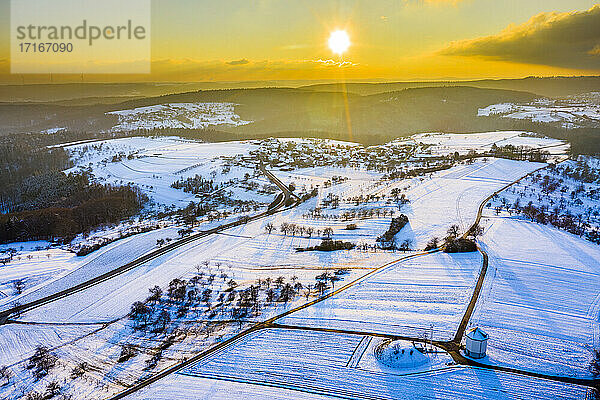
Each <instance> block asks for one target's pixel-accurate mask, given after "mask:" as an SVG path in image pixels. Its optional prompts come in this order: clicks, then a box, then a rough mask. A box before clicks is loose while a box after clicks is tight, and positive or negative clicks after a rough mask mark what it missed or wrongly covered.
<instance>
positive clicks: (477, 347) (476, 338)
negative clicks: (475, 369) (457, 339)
mask: <svg viewBox="0 0 600 400" xmlns="http://www.w3.org/2000/svg"><path fill="white" fill-rule="evenodd" d="M487 341H488V334H487V333H485V332H484V331H483V330H482V329H481V328H474V329H471V330H470V331H469V332H467V343H466V349H465V353H466V354H467V356H469V357H471V358H483V357H485V351H486V349H487Z"/></svg>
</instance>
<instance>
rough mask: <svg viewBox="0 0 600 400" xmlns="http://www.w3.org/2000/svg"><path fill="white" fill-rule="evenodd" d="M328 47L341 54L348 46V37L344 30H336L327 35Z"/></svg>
mask: <svg viewBox="0 0 600 400" xmlns="http://www.w3.org/2000/svg"><path fill="white" fill-rule="evenodd" d="M328 43H329V48H330V49H331V51H333V52H334V53H335V54H337V55H340V56H341V55H342V54H344V52H346V50H348V47H350V38H349V37H348V34H347V33H346V31H342V30H337V31H333V32H331V35H330V36H329V41H328Z"/></svg>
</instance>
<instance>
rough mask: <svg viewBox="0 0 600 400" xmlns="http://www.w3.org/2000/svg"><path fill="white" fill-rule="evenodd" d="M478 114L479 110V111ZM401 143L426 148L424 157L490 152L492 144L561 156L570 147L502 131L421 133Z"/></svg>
mask: <svg viewBox="0 0 600 400" xmlns="http://www.w3.org/2000/svg"><path fill="white" fill-rule="evenodd" d="M480 114H481V111H480ZM398 143H400V144H405V143H414V144H415V145H417V144H424V145H427V146H426V149H425V150H423V151H422V153H423V154H425V155H442V156H443V155H449V154H454V153H455V152H458V153H459V154H467V153H468V152H469V151H471V150H473V151H476V152H485V151H490V150H491V148H492V145H494V144H495V145H496V146H498V147H501V146H506V145H512V146H523V147H527V148H531V149H544V150H547V151H549V152H550V153H551V154H563V153H565V152H566V150H567V149H568V148H569V145H568V144H566V143H565V142H563V141H562V140H557V139H551V138H547V137H539V136H537V135H535V134H532V133H527V132H521V131H501V132H483V133H467V134H455V133H420V134H417V135H412V136H410V137H409V138H407V139H403V140H400V141H398Z"/></svg>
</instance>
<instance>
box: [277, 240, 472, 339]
mask: <svg viewBox="0 0 600 400" xmlns="http://www.w3.org/2000/svg"><path fill="white" fill-rule="evenodd" d="M481 262H482V259H481V255H480V254H479V253H478V252H475V253H466V254H457V255H449V254H446V253H434V254H428V255H424V256H416V257H413V258H409V259H407V260H404V261H399V262H396V263H394V264H392V265H390V266H389V267H386V268H384V269H382V270H380V271H379V272H377V273H375V274H373V275H371V276H369V277H367V278H365V279H364V280H362V281H361V282H360V283H358V284H357V285H355V286H353V287H351V288H349V289H347V290H344V291H343V292H340V293H338V294H336V295H334V296H333V297H330V298H328V299H327V300H324V301H322V302H320V303H317V304H315V305H313V306H311V307H308V308H305V309H303V310H300V311H297V312H295V313H292V314H290V315H288V316H286V317H284V318H283V319H282V320H280V321H279V322H281V323H283V324H288V325H295V326H309V327H323V328H338V329H345V330H354V331H359V332H373V333H387V334H397V335H400V336H411V337H420V336H422V335H423V334H428V333H429V331H430V330H431V329H432V330H433V334H434V339H435V340H449V339H451V338H452V337H453V336H454V334H455V332H456V329H457V328H458V324H459V323H460V320H461V318H462V316H463V314H464V311H465V309H466V307H467V305H468V303H469V300H470V298H471V294H472V293H473V288H474V287H475V282H476V281H477V277H478V276H479V271H480V269H481ZM384 316H385V317H384ZM432 325H433V328H432Z"/></svg>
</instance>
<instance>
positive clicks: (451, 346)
mask: <svg viewBox="0 0 600 400" xmlns="http://www.w3.org/2000/svg"><path fill="white" fill-rule="evenodd" d="M543 168H545V167H542V168H539V169H536V170H534V171H532V172H530V173H529V174H527V175H524V176H522V177H520V178H519V179H517V180H515V181H513V182H511V183H509V184H507V185H505V186H503V187H502V188H501V189H499V190H497V191H495V192H494V193H493V194H491V195H490V196H489V197H487V198H486V199H485V200H484V201H483V202H481V204H480V205H479V208H478V212H477V217H476V219H475V221H474V223H473V225H472V226H471V227H470V228H469V229H468V230H467V231H465V232H464V234H463V236H462V237H463V238H466V237H467V236H468V235H469V232H470V231H472V230H473V228H474V227H476V226H478V225H479V222H480V220H481V217H482V213H483V209H484V207H485V205H486V204H487V203H488V202H489V201H490V200H491V199H492V198H493V196H495V195H496V194H498V193H500V192H502V191H503V190H505V189H506V188H508V187H510V186H512V185H514V184H515V183H518V182H519V181H521V180H522V179H524V178H526V177H527V176H529V175H531V174H534V173H536V172H538V171H539V170H541V169H543ZM280 188H281V187H280ZM435 251H440V249H437V250H433V251H432V252H435ZM478 251H479V252H480V253H481V254H482V256H483V261H482V266H481V270H480V273H479V277H478V280H477V283H476V286H475V289H474V290H473V293H472V295H471V299H470V301H469V304H468V306H467V309H466V311H465V313H464V315H463V317H462V319H461V322H460V325H459V328H458V329H457V331H456V332H455V335H454V338H453V339H452V340H450V341H433V344H434V345H435V346H437V347H440V348H442V349H444V350H446V351H447V352H448V353H449V354H450V355H451V356H452V358H453V359H454V361H455V362H456V363H457V364H462V365H471V366H476V367H479V368H487V369H492V370H498V371H503V372H510V373H515V374H521V375H525V376H530V377H536V378H543V379H549V380H553V381H558V382H563V383H571V384H578V385H583V386H588V387H598V386H599V385H600V380H596V379H577V378H570V377H560V376H552V375H545V374H542V373H535V372H530V371H523V370H519V369H514V368H507V367H500V366H494V365H489V364H482V363H479V362H477V361H474V360H471V359H468V358H466V357H464V356H463V355H462V354H461V352H460V349H461V342H462V339H463V336H464V333H465V331H466V328H467V326H468V324H469V321H470V319H471V316H472V313H473V310H474V309H475V306H476V304H477V300H478V298H479V294H480V292H481V288H482V286H483V282H484V280H485V277H486V272H487V268H488V255H487V253H486V252H485V251H484V250H482V249H481V248H479V247H478ZM429 253H431V252H423V253H416V254H412V255H409V256H405V257H402V258H400V259H398V260H394V261H392V262H390V263H387V264H385V265H382V266H380V267H378V268H376V269H374V270H372V271H370V272H369V273H367V274H365V275H363V276H361V277H359V278H357V279H355V280H354V281H352V282H350V283H348V284H346V285H344V286H342V287H340V288H338V289H337V290H335V291H332V292H330V293H327V294H326V295H324V296H322V297H319V298H317V299H315V300H312V301H310V302H307V303H305V304H302V305H300V306H298V307H295V308H293V309H290V310H288V311H285V312H283V313H281V314H279V315H276V316H274V317H272V318H269V319H268V320H265V321H262V322H258V323H256V324H254V325H253V326H251V327H250V328H248V329H246V330H244V331H242V332H239V333H238V334H236V335H235V336H233V337H231V338H229V339H228V340H225V341H223V342H221V343H219V344H217V345H216V346H213V347H211V348H209V349H207V350H205V351H203V352H201V353H199V354H197V355H195V356H194V357H192V358H189V359H187V360H185V361H183V362H181V363H179V364H176V365H173V366H171V367H168V368H166V369H164V370H162V371H160V372H158V373H157V374H156V375H153V376H152V377H150V378H148V379H146V380H144V381H142V382H139V383H137V384H136V385H134V386H132V387H130V388H128V389H127V390H125V391H123V392H121V393H119V394H117V395H115V396H113V397H110V398H109V400H118V399H123V398H126V397H127V396H129V395H131V394H133V393H135V392H137V391H139V390H140V389H142V388H144V387H147V386H148V385H150V384H152V383H154V382H157V381H158V380H160V379H162V378H164V377H166V376H168V375H170V374H172V373H175V372H177V371H180V370H182V369H183V368H185V367H187V366H190V365H192V364H194V363H196V362H198V361H200V360H202V359H204V358H205V357H207V356H209V355H211V354H213V353H215V352H217V351H219V350H221V349H223V348H225V347H227V346H229V345H231V344H233V343H234V342H237V341H239V340H241V339H243V338H244V337H246V336H247V335H249V334H251V333H253V332H256V331H258V330H262V329H278V328H279V329H299V330H307V331H310V330H313V331H323V332H337V333H347V334H358V335H370V336H377V337H385V338H390V339H394V340H411V341H415V342H423V341H424V339H423V338H422V337H404V336H398V335H390V334H382V333H373V332H358V331H349V330H343V329H332V328H319V327H302V326H290V325H286V324H280V323H277V321H278V320H280V319H282V318H283V317H285V316H288V315H290V314H292V313H295V312H297V311H300V310H302V309H305V308H307V307H310V306H313V305H315V304H317V303H319V302H322V301H324V300H326V299H328V298H330V297H332V296H335V295H337V294H339V293H340V292H342V291H345V290H347V289H349V288H351V287H353V286H355V285H357V284H359V283H360V282H362V281H364V280H365V279H367V278H369V277H370V276H372V275H373V274H375V273H377V272H379V271H381V270H382V269H385V268H388V267H390V266H391V265H395V264H397V263H399V262H402V261H404V260H407V259H410V258H414V257H420V256H423V255H426V254H429Z"/></svg>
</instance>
